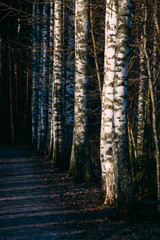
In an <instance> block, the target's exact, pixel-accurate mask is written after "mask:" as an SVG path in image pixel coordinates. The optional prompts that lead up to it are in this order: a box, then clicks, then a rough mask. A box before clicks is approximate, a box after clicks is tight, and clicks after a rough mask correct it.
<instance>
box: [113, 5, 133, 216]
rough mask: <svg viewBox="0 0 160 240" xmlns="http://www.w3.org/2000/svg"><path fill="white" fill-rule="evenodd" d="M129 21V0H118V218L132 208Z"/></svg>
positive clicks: (115, 123)
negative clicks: (128, 80) (128, 85)
mask: <svg viewBox="0 0 160 240" xmlns="http://www.w3.org/2000/svg"><path fill="white" fill-rule="evenodd" d="M130 24H131V1H130V0H119V1H118V21H117V38H116V55H115V76H114V101H113V109H114V114H113V138H114V142H113V152H114V167H115V178H116V191H117V200H118V209H119V216H120V217H121V218H130V217H133V216H131V215H132V214H133V211H134V209H133V200H134V197H133V185H132V178H131V171H130V162H129V147H128V133H127V78H128V62H129V31H130Z"/></svg>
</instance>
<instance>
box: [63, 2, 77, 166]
mask: <svg viewBox="0 0 160 240" xmlns="http://www.w3.org/2000/svg"><path fill="white" fill-rule="evenodd" d="M65 3H66V6H65V7H66V10H65V15H66V17H65V64H64V65H65V66H64V70H65V72H66V74H65V107H64V116H65V155H66V163H67V164H68V163H69V160H70V156H71V149H72V139H73V122H74V87H75V84H74V79H75V61H74V60H75V59H74V57H75V56H74V1H73V0H66V2H65Z"/></svg>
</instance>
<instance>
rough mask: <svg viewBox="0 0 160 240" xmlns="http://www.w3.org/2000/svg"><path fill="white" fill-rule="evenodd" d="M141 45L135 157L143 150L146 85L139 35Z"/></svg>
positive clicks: (141, 50)
mask: <svg viewBox="0 0 160 240" xmlns="http://www.w3.org/2000/svg"><path fill="white" fill-rule="evenodd" d="M140 41H141V44H140V54H139V67H140V69H139V70H140V73H139V87H138V115H137V118H138V119H137V120H138V123H137V155H138V156H140V155H141V154H142V150H143V140H144V90H145V89H144V88H145V83H146V74H145V61H144V51H143V43H144V36H143V33H141V40H140Z"/></svg>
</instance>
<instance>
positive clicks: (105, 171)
mask: <svg viewBox="0 0 160 240" xmlns="http://www.w3.org/2000/svg"><path fill="white" fill-rule="evenodd" d="M116 11H117V6H116V1H110V0H107V1H106V15H105V52H104V82H103V89H102V101H101V102H102V107H101V109H102V114H101V138H100V160H101V169H102V182H103V183H102V184H103V190H104V192H105V202H104V203H105V204H107V205H112V204H113V203H114V201H115V198H116V193H115V176H114V166H113V153H112V141H113V140H112V118H113V109H112V104H113V80H114V66H115V42H116V32H117V12H116Z"/></svg>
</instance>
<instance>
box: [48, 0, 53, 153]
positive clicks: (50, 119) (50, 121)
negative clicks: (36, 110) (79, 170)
mask: <svg viewBox="0 0 160 240" xmlns="http://www.w3.org/2000/svg"><path fill="white" fill-rule="evenodd" d="M49 10H50V14H49V80H48V126H47V141H46V152H47V155H48V157H51V152H52V145H53V114H52V109H53V101H54V97H53V96H54V92H52V91H53V90H54V89H53V84H54V81H53V56H54V45H53V40H54V3H53V1H52V0H50V9H49ZM52 97H53V98H52Z"/></svg>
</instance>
